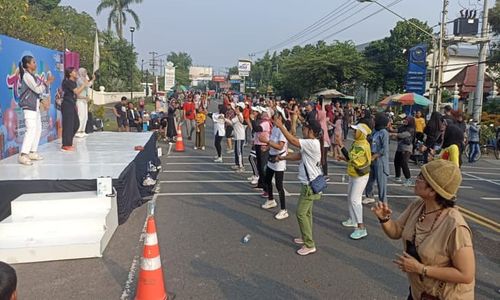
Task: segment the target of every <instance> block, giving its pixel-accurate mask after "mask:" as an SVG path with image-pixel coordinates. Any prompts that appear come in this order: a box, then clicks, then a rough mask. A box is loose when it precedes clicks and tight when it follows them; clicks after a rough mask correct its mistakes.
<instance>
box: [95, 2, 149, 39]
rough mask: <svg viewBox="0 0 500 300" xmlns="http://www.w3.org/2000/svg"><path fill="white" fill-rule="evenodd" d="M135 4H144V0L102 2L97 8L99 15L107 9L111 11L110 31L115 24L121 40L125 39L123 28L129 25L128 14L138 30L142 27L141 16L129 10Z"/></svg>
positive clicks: (109, 18) (109, 17)
mask: <svg viewBox="0 0 500 300" xmlns="http://www.w3.org/2000/svg"><path fill="white" fill-rule="evenodd" d="M134 3H142V0H101V3H99V5H98V6H97V14H98V15H99V14H100V13H101V12H102V11H103V10H105V9H108V8H110V9H111V12H110V13H109V16H108V30H109V31H111V26H112V25H113V24H114V25H115V28H116V34H117V35H118V37H119V38H120V39H123V27H124V25H126V24H127V14H129V15H130V16H132V18H133V19H134V22H135V26H136V27H137V28H139V27H140V25H141V21H140V20H139V16H138V15H137V14H136V13H135V11H133V10H132V9H130V8H129V6H130V5H131V4H134Z"/></svg>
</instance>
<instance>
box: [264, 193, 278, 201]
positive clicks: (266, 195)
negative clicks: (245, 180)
mask: <svg viewBox="0 0 500 300" xmlns="http://www.w3.org/2000/svg"><path fill="white" fill-rule="evenodd" d="M260 196H261V197H262V198H266V199H267V198H269V194H268V193H267V192H262V194H260ZM273 201H274V200H273ZM274 203H276V202H274Z"/></svg>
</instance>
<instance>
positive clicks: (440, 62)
mask: <svg viewBox="0 0 500 300" xmlns="http://www.w3.org/2000/svg"><path fill="white" fill-rule="evenodd" d="M449 3H450V1H449V0H443V11H442V17H441V32H440V33H439V57H438V68H439V69H438V77H437V84H436V103H435V104H436V111H439V109H440V106H441V100H442V97H443V89H442V84H443V69H444V59H443V58H444V57H443V52H444V49H443V43H444V39H445V36H446V20H447V15H448V4H449Z"/></svg>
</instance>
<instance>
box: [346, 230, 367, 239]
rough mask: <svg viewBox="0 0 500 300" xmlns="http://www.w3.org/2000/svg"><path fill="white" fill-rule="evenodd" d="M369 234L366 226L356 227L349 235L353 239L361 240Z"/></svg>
mask: <svg viewBox="0 0 500 300" xmlns="http://www.w3.org/2000/svg"><path fill="white" fill-rule="evenodd" d="M367 235H368V232H366V228H356V229H355V230H354V232H353V233H351V235H350V236H349V237H350V238H351V239H353V240H359V239H362V238H364V237H365V236H367Z"/></svg>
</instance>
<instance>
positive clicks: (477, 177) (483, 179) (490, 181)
mask: <svg viewBox="0 0 500 300" xmlns="http://www.w3.org/2000/svg"><path fill="white" fill-rule="evenodd" d="M462 174H464V175H467V176H470V177H472V178H476V179H480V180H481V181H486V182H489V183H492V184H494V185H498V186H500V183H498V182H495V181H493V180H489V179H486V178H482V177H479V176H475V175H472V174H470V172H462Z"/></svg>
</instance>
